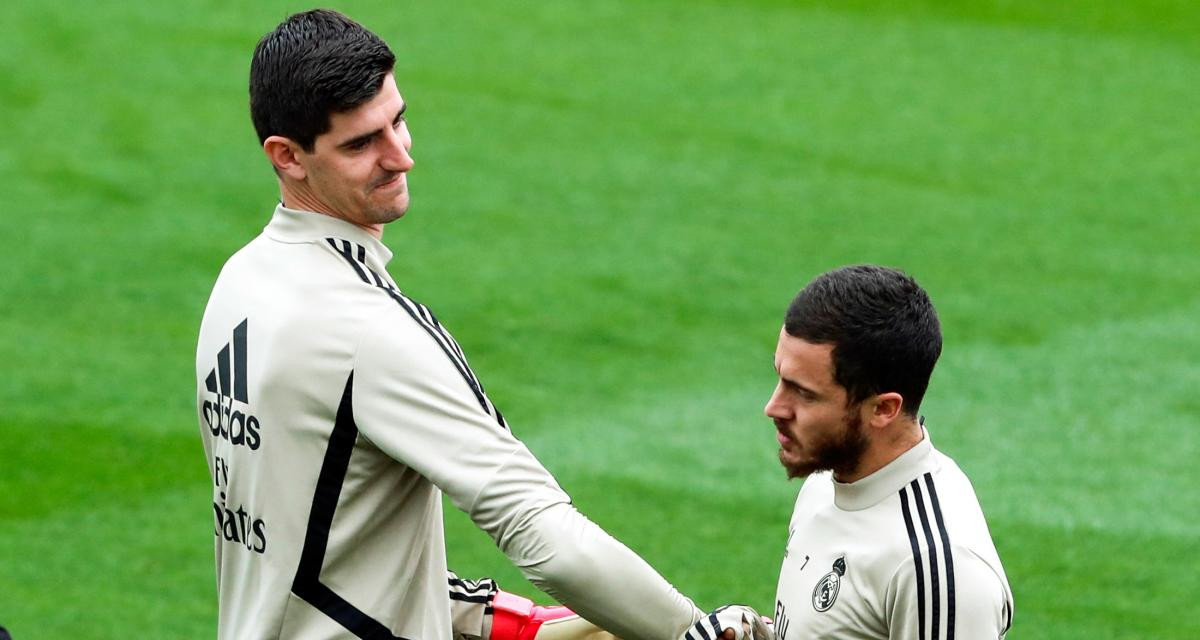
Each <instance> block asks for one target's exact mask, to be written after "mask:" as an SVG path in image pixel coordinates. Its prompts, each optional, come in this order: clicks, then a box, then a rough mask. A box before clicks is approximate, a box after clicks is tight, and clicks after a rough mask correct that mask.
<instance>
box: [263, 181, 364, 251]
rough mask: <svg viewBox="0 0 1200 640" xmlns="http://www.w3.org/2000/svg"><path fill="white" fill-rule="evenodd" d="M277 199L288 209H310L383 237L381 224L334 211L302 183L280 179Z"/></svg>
mask: <svg viewBox="0 0 1200 640" xmlns="http://www.w3.org/2000/svg"><path fill="white" fill-rule="evenodd" d="M279 199H280V201H281V202H283V206H285V207H287V208H288V209H296V210H298V211H310V212H312V213H319V214H321V215H323V216H329V217H330V218H337V219H338V220H344V221H346V222H349V223H350V224H352V225H354V226H356V227H359V228H361V229H363V230H364V231H366V232H367V233H369V234H371V235H373V236H375V239H376V240H382V239H383V225H382V224H361V223H359V222H357V221H355V220H351V219H350V218H347V217H346V216H344V215H342V214H340V213H338V212H337V211H335V210H334V208H333V207H331V206H329V205H327V204H325V202H324V201H322V200H321V198H319V197H317V195H316V194H315V193H313V192H312V189H309V188H308V186H307V185H305V184H303V183H300V184H294V183H291V182H290V181H285V180H282V179H281V180H280V181H279Z"/></svg>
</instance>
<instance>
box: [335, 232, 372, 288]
mask: <svg viewBox="0 0 1200 640" xmlns="http://www.w3.org/2000/svg"><path fill="white" fill-rule="evenodd" d="M325 242H328V243H329V246H331V247H333V250H334V251H337V252H338V253H340V254H342V257H343V258H345V259H346V262H347V263H349V264H350V266H351V267H353V268H354V272H355V273H357V274H358V277H359V278H361V279H362V281H363V282H365V283H367V284H371V281H370V280H367V274H365V273H363V270H362V267H359V266H358V263H357V262H355V261H354V254H352V253H351V252H350V243H349V242H348V241H346V240H342V246H340V247H339V246H338V243H337V241H336V240H334V239H333V238H325Z"/></svg>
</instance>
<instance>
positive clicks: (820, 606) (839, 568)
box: [812, 556, 846, 613]
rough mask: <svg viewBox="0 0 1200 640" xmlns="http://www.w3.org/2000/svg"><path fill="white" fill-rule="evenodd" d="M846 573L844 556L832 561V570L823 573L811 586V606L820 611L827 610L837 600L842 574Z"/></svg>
mask: <svg viewBox="0 0 1200 640" xmlns="http://www.w3.org/2000/svg"><path fill="white" fill-rule="evenodd" d="M844 575H846V556H842V557H840V558H838V559H837V560H834V561H833V570H832V571H830V572H829V573H827V574H825V576H824V577H823V578H821V581H820V582H818V583H817V586H816V587H813V593H812V603H813V608H814V609H816V610H817V611H820V612H822V613H824V612H826V611H829V608H830V607H832V606H833V603H835V602H837V597H838V591H839V590H840V589H841V588H842V576H844Z"/></svg>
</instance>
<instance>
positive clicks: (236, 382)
mask: <svg viewBox="0 0 1200 640" xmlns="http://www.w3.org/2000/svg"><path fill="white" fill-rule="evenodd" d="M390 259H391V252H390V251H389V250H388V249H387V247H385V246H384V245H383V244H382V243H381V242H379V241H378V240H377V239H376V238H375V237H373V236H372V235H370V234H369V233H367V232H366V231H365V230H364V229H362V228H360V227H357V226H355V225H353V224H350V223H348V222H345V221H342V220H339V219H336V218H332V217H328V216H324V215H320V214H316V213H309V212H302V211H295V210H290V209H287V208H285V207H283V206H282V205H280V206H279V207H277V208H276V210H275V213H274V216H273V218H272V220H271V222H270V224H268V225H267V227H266V228H265V229H264V231H263V233H262V234H261V235H260V236H258V237H257V238H255V239H254V240H253V241H251V242H250V243H249V244H248V245H246V246H245V247H244V248H242V249H241V250H240V251H238V252H237V253H236V254H235V255H234V256H233V257H231V258H230V259H229V261H228V262H227V263H226V264H225V266H224V268H223V269H222V270H221V274H220V276H219V277H218V279H217V282H216V285H215V286H214V288H213V292H212V296H211V298H210V300H209V303H208V307H207V309H206V310H205V313H204V320H203V323H202V324H201V327H200V338H199V344H198V346H197V351H196V378H197V388H196V391H197V394H196V402H197V410H198V412H199V414H200V428H201V434H202V436H203V441H204V451H205V454H206V455H207V457H208V463H209V471H210V474H211V478H212V483H213V484H212V496H213V505H212V510H213V532H214V535H215V549H216V567H217V586H218V592H219V600H220V602H219V609H220V614H219V623H218V636H219V637H220V638H228V639H234V638H237V639H239V640H241V639H244V638H306V639H309V638H311V639H322V638H353V637H358V638H408V639H411V640H428V639H449V638H451V637H452V633H453V629H452V623H451V598H456V599H458V600H464V601H470V600H471V598H472V597H474V596H473V595H472V594H471V593H470V592H469V590H465V589H464V588H462V585H458V587H457V588H456V587H455V585H453V584H449V585H448V584H447V570H446V553H445V540H444V536H443V529H442V493H443V492H444V493H445V494H446V495H447V496H449V497H450V500H451V501H452V502H453V503H454V505H455V506H457V507H458V508H459V509H462V510H463V511H464V512H466V513H467V514H468V515H469V516H470V517H471V519H472V520H473V521H474V522H475V523H476V524H477V525H478V526H479V527H480V528H481V529H483V530H484V531H486V532H487V533H488V535H490V536H491V537H492V539H493V540H495V542H496V544H497V545H498V546H499V548H500V549H501V550H502V551H503V552H504V553H505V554H506V555H507V556H508V557H509V558H510V559H511V560H512V562H513V563H514V564H516V565H517V566H518V567H520V568H521V570H522V571H523V573H524V574H525V575H526V576H527V577H528V578H529V579H530V580H531V581H532V582H533V583H534V584H535V585H537V586H538V587H539V588H541V589H542V590H544V591H545V592H546V593H548V594H550V595H551V596H553V597H555V598H556V599H558V600H559V601H561V602H562V603H564V604H566V605H568V606H570V607H572V608H573V609H575V610H576V611H577V612H578V613H580V614H581V615H583V616H584V617H585V618H587V619H589V620H591V621H592V622H594V623H596V624H597V625H599V626H601V627H604V628H606V629H608V630H609V631H612V632H613V633H615V634H617V635H619V636H621V637H624V638H628V639H634V638H650V639H661V640H675V639H676V638H678V637H679V636H680V635H681V634H683V632H684V631H685V630H686V629H687V627H688V626H689V625H691V624H692V623H693V622H694V621H696V620H697V619H699V618H700V616H701V613H700V611H699V610H697V609H696V607H695V605H694V604H693V603H692V602H691V601H690V600H689V599H687V598H686V597H684V596H683V595H681V594H680V593H679V592H678V591H676V590H675V589H674V588H673V587H672V586H671V585H670V584H668V583H667V582H666V581H665V580H664V579H663V578H662V577H661V576H659V575H658V574H657V573H656V572H655V571H654V570H653V569H652V568H651V567H650V566H649V565H647V564H646V563H645V562H644V561H643V560H642V559H641V558H639V557H638V556H637V555H636V554H634V553H633V552H632V551H630V550H629V549H628V548H626V547H625V546H624V545H622V544H621V543H619V542H618V541H616V540H615V539H613V538H612V537H611V536H609V535H608V534H606V533H605V532H604V531H603V530H601V529H600V528H599V527H597V526H596V525H595V524H593V523H591V522H590V521H588V520H587V519H586V518H585V517H583V516H582V515H581V514H579V513H578V512H577V511H576V510H575V508H574V507H572V506H571V504H570V498H569V497H568V496H567V495H566V494H565V493H564V492H563V490H562V489H561V488H560V487H559V486H558V483H557V482H556V481H555V480H554V478H553V477H552V476H551V475H550V473H549V472H547V471H546V470H545V468H543V467H542V465H541V464H540V463H539V462H538V461H537V459H536V458H534V456H533V455H532V454H531V453H530V452H529V450H528V449H527V448H526V447H525V445H524V444H522V443H521V442H520V441H519V440H517V438H516V437H514V436H513V434H512V433H511V432H510V431H509V429H508V426H507V424H506V423H505V421H504V418H503V417H502V416H501V414H500V411H498V410H497V409H496V407H495V406H494V405H493V404H492V402H491V400H490V399H489V398H488V396H487V395H486V394H485V393H484V389H483V385H482V384H480V382H479V380H478V379H477V378H476V377H475V375H474V373H473V372H472V371H471V368H470V366H469V365H468V364H467V360H466V358H465V356H464V355H463V352H462V349H460V348H459V345H458V344H457V343H456V342H455V341H454V338H452V337H451V336H450V333H449V332H448V331H447V330H446V329H445V327H443V326H442V325H441V324H440V323H439V322H438V320H437V318H436V317H434V315H433V313H432V312H430V311H429V309H428V308H426V307H425V306H423V305H421V304H419V303H417V302H416V301H414V300H412V299H410V298H408V297H407V296H405V295H404V294H403V293H401V291H400V289H399V288H398V287H397V286H396V284H395V282H394V281H393V280H392V278H391V277H390V276H389V275H388V273H387V271H386V270H385V266H386V264H387V263H388V261H389V260H390Z"/></svg>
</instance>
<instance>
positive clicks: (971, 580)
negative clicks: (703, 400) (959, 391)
mask: <svg viewBox="0 0 1200 640" xmlns="http://www.w3.org/2000/svg"><path fill="white" fill-rule="evenodd" d="M941 350H942V334H941V328H940V325H939V323H938V318H937V314H936V313H935V311H934V309H933V305H932V303H931V302H930V301H929V296H928V295H927V294H926V293H925V291H924V290H923V289H921V287H920V286H919V285H918V284H917V283H916V281H915V280H913V279H912V278H911V277H909V276H907V275H905V274H904V273H901V272H900V271H897V270H894V269H887V268H883V267H877V266H873V265H859V266H852V267H845V268H841V269H835V270H833V271H830V272H828V273H825V274H822V275H821V276H819V277H817V278H816V279H815V280H813V281H812V282H811V283H809V284H808V285H807V286H806V287H805V288H804V290H802V291H801V292H800V293H799V295H797V296H796V298H795V299H794V300H793V301H792V303H791V305H790V306H789V307H788V310H787V316H786V318H785V321H784V326H783V329H782V330H781V331H780V333H779V345H778V347H777V348H776V351H775V369H776V371H777V372H778V374H779V383H778V384H777V386H776V387H775V392H774V394H772V396H771V399H770V401H769V402H768V403H767V406H766V413H767V415H768V416H769V417H771V418H772V419H773V420H774V421H775V428H776V431H777V438H778V440H779V447H780V449H779V460H780V462H781V463H782V464H783V466H784V468H785V469H786V470H787V473H788V476H789V477H792V478H797V477H805V476H807V480H805V481H804V486H803V487H802V488H801V490H800V495H799V496H798V497H797V499H796V508H795V511H794V513H793V514H792V520H791V525H790V527H789V530H788V541H787V547H786V551H785V552H784V560H783V568H782V570H781V571H780V574H779V586H778V590H777V596H776V604H775V633H776V636H777V638H778V640H807V639H809V638H863V639H867V638H871V639H884V638H888V639H897V638H903V639H906V640H907V639H911V640H953V639H954V638H958V639H959V640H978V639H984V638H1002V637H1004V635H1005V634H1006V633H1007V632H1008V628H1009V626H1010V625H1011V624H1012V613H1013V597H1012V592H1011V590H1010V589H1009V586H1008V579H1007V578H1006V577H1005V575H1004V568H1003V567H1002V566H1001V564H1000V558H999V556H998V555H997V554H996V547H995V545H993V544H992V538H991V535H990V534H989V533H988V527H987V523H986V522H985V521H984V518H983V512H982V510H981V509H980V507H979V501H978V500H977V499H976V497H975V491H974V490H973V489H972V487H971V483H970V481H969V480H967V477H966V476H965V475H964V474H963V472H962V471H961V470H960V469H959V468H958V466H957V465H956V464H955V463H954V461H953V460H951V459H950V458H948V457H946V456H945V455H943V454H942V453H941V452H939V451H938V450H937V449H934V448H933V444H932V442H931V441H930V435H929V431H928V430H926V428H925V425H924V421H923V419H921V418H919V417H918V413H917V411H918V408H919V407H920V405H921V399H922V398H923V397H924V395H925V390H926V388H927V386H928V384H929V376H930V374H931V373H932V372H933V366H934V364H935V363H936V362H937V359H938V356H939V355H940V354H941Z"/></svg>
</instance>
